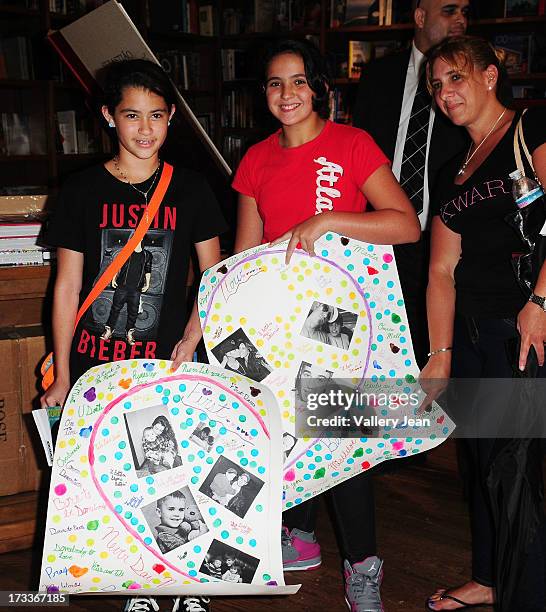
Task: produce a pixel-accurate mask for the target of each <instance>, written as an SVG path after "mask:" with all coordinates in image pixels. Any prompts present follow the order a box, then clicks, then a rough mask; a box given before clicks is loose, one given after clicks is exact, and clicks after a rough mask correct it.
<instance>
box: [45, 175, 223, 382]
mask: <svg viewBox="0 0 546 612" xmlns="http://www.w3.org/2000/svg"><path fill="white" fill-rule="evenodd" d="M161 170H162V168H160V172H161ZM151 183H152V178H150V179H149V180H148V181H145V182H144V183H140V184H136V187H137V188H138V189H140V190H141V191H146V190H147V189H148V188H149V187H150V186H151ZM154 189H155V187H154V188H152V190H151V192H150V193H149V194H148V201H150V198H151V196H152V194H153V191H154ZM144 209H145V201H144V197H143V196H142V195H141V194H139V193H138V192H137V191H136V190H135V189H133V188H132V187H131V185H128V184H127V183H124V182H122V181H119V180H118V179H116V178H115V177H114V176H113V175H112V174H110V173H109V172H108V170H106V168H105V167H104V166H103V165H100V166H95V167H92V168H89V169H87V170H84V171H83V172H79V173H77V174H74V175H72V176H71V177H70V178H69V179H68V180H67V181H66V182H65V184H64V185H63V187H62V189H61V192H60V194H59V198H58V201H57V205H56V208H55V214H54V216H53V218H52V219H51V221H50V222H49V224H48V227H47V231H46V234H45V242H46V243H47V244H49V245H51V246H55V247H63V248H66V249H70V250H73V251H78V252H80V253H83V254H84V267H83V283H82V290H81V293H80V304H81V303H82V302H83V301H84V299H85V298H86V296H87V295H88V294H89V292H90V290H91V288H92V286H93V285H94V283H95V282H96V281H97V280H98V278H99V277H100V275H101V274H102V272H103V271H104V270H105V269H106V267H107V266H108V265H109V263H110V262H111V261H112V259H113V258H114V257H115V256H116V254H117V253H118V252H119V251H120V250H121V248H122V247H123V246H124V245H125V244H126V242H127V240H128V239H129V238H130V236H131V235H132V233H133V232H134V230H135V228H136V227H137V225H138V223H139V221H140V219H141V217H142V215H143V214H144ZM226 228H227V226H226V222H225V220H224V218H223V216H222V214H221V212H220V209H219V207H218V204H217V202H216V199H215V197H214V194H213V193H212V191H211V189H210V187H209V186H208V184H207V182H206V181H205V180H204V178H203V177H202V176H201V175H200V174H198V173H196V172H193V171H191V170H186V169H182V168H175V170H174V172H173V176H172V180H171V183H170V185H169V188H168V190H167V193H166V194H165V197H164V198H163V201H162V203H161V206H160V208H159V210H158V212H157V214H156V216H155V218H154V220H153V221H152V223H151V224H150V227H149V229H148V231H147V233H146V235H145V237H144V239H143V241H142V243H141V245H140V248H139V247H137V249H135V253H134V256H133V257H132V258H131V260H129V262H128V263H127V264H126V265H125V266H124V267H123V268H122V269H121V270H120V271H119V272H118V273H117V275H116V277H115V278H114V282H113V283H110V284H109V285H108V287H107V288H106V289H105V290H104V291H103V292H102V293H101V295H99V296H98V297H97V298H96V299H95V301H94V302H93V305H92V306H91V307H90V308H89V309H88V311H87V312H86V313H85V315H84V316H83V319H82V321H81V322H80V324H79V325H78V329H77V330H76V333H75V334H74V340H73V342H72V350H71V356H70V370H71V372H70V375H71V382H72V383H74V382H75V381H76V380H77V379H78V378H79V377H80V376H81V375H82V374H83V373H84V372H85V371H86V370H88V369H89V368H91V367H93V366H94V365H98V364H100V363H105V362H107V361H118V360H121V359H137V358H145V359H153V358H159V359H168V358H169V357H170V355H171V351H172V349H173V348H174V345H175V344H176V342H177V341H178V340H179V339H180V338H181V337H182V334H183V331H184V327H185V325H186V322H187V312H186V281H187V276H188V268H189V264H190V255H191V250H192V247H193V245H194V244H195V243H197V242H202V241H204V240H209V239H211V238H214V237H215V236H218V235H219V234H221V233H222V232H224V231H225V230H226ZM148 274H149V282H148V283H147V281H146V276H147V275H148ZM135 319H136V320H135ZM133 321H134V323H133ZM107 324H109V325H110V326H111V335H110V334H109V333H106V331H105V330H106V329H107V328H106V325H107ZM129 326H131V327H129ZM101 336H102V337H101ZM109 336H110V337H109Z"/></svg>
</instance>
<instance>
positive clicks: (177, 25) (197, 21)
mask: <svg viewBox="0 0 546 612" xmlns="http://www.w3.org/2000/svg"><path fill="white" fill-rule="evenodd" d="M146 6H147V11H146V25H147V27H148V28H149V29H150V30H152V31H153V32H158V33H169V32H184V33H190V34H202V35H204V36H211V35H212V34H213V32H212V31H211V32H210V33H208V32H204V31H202V28H205V29H208V26H205V22H206V21H207V19H208V16H209V14H210V17H212V5H202V6H200V5H199V3H198V2H197V0H177V2H164V1H163V2H159V1H158V0H148V1H147V3H146ZM201 22H203V24H202V23H201ZM211 28H212V24H211Z"/></svg>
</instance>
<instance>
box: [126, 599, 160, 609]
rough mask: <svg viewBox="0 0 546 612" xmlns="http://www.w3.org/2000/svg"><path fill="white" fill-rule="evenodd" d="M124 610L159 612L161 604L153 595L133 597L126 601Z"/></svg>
mask: <svg viewBox="0 0 546 612" xmlns="http://www.w3.org/2000/svg"><path fill="white" fill-rule="evenodd" d="M123 612H159V606H158V605H157V601H156V600H155V599H152V598H151V597H133V598H132V599H128V600H127V601H126V602H125V607H124V608H123Z"/></svg>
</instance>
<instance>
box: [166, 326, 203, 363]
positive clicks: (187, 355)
mask: <svg viewBox="0 0 546 612" xmlns="http://www.w3.org/2000/svg"><path fill="white" fill-rule="evenodd" d="M200 339H201V336H200V335H196V336H192V335H189V334H184V335H183V336H182V338H181V339H180V340H179V341H178V342H177V343H176V345H175V347H174V349H173V352H172V354H171V360H172V362H173V363H172V366H171V372H175V371H176V370H178V368H179V367H180V364H181V363H182V362H183V361H193V355H194V354H195V349H196V348H197V344H198V342H199V340H200Z"/></svg>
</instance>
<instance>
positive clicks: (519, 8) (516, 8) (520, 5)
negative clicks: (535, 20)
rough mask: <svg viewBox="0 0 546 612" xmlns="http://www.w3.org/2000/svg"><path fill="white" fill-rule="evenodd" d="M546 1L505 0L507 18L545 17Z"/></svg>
mask: <svg viewBox="0 0 546 612" xmlns="http://www.w3.org/2000/svg"><path fill="white" fill-rule="evenodd" d="M545 8H546V2H545V0H505V2H504V16H505V17H532V16H535V17H536V16H538V15H544V14H545Z"/></svg>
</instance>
